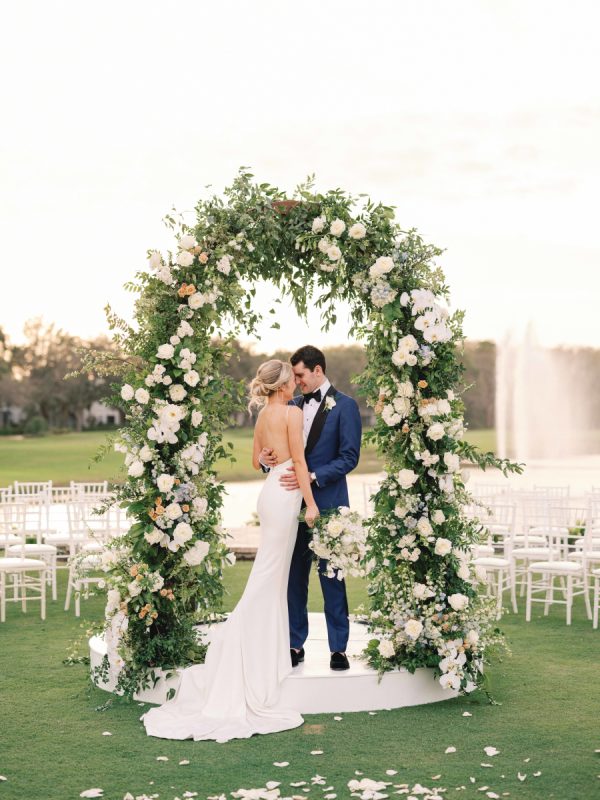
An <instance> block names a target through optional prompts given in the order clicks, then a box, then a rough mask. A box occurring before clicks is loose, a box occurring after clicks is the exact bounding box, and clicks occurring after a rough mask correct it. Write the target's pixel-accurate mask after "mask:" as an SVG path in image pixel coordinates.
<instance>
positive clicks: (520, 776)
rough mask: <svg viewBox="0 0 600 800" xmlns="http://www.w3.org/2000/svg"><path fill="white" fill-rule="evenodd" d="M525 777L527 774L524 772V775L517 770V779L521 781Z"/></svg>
mask: <svg viewBox="0 0 600 800" xmlns="http://www.w3.org/2000/svg"><path fill="white" fill-rule="evenodd" d="M526 777H527V775H526V774H525V775H523V773H521V772H517V778H518V779H519V780H520V781H521V782H523V781H524V780H525V778H526Z"/></svg>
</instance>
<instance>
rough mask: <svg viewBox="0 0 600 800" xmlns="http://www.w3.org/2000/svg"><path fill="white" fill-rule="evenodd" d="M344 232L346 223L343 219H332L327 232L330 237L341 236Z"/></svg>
mask: <svg viewBox="0 0 600 800" xmlns="http://www.w3.org/2000/svg"><path fill="white" fill-rule="evenodd" d="M345 230H346V223H345V222H344V220H343V219H334V220H333V222H332V223H331V225H330V226H329V232H330V233H331V235H332V236H341V235H342V233H343V232H344V231H345Z"/></svg>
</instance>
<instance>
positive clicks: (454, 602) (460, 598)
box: [448, 593, 469, 611]
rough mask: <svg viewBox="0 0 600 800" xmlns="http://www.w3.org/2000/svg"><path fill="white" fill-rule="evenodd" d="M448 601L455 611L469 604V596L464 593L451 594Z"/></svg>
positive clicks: (461, 609)
mask: <svg viewBox="0 0 600 800" xmlns="http://www.w3.org/2000/svg"><path fill="white" fill-rule="evenodd" d="M448 603H449V604H450V605H451V606H452V608H453V609H454V610H455V611H463V610H464V609H465V608H466V607H467V606H468V605H469V598H468V597H467V596H466V595H464V594H458V593H457V594H451V595H450V596H449V597H448Z"/></svg>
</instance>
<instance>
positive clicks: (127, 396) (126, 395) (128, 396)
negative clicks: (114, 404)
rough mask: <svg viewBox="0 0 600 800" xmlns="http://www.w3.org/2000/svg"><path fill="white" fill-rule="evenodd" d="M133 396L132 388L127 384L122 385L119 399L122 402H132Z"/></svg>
mask: <svg viewBox="0 0 600 800" xmlns="http://www.w3.org/2000/svg"><path fill="white" fill-rule="evenodd" d="M134 394H135V393H134V391H133V386H130V385H129V384H128V383H126V384H124V386H123V388H122V389H121V397H122V398H123V400H133V396H134Z"/></svg>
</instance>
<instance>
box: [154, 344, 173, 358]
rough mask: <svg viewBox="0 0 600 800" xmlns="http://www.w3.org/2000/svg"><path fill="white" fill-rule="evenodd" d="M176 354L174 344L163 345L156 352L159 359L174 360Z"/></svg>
mask: <svg viewBox="0 0 600 800" xmlns="http://www.w3.org/2000/svg"><path fill="white" fill-rule="evenodd" d="M174 353H175V348H174V347H173V345H172V344H170V343H167V344H161V345H160V347H159V348H158V350H157V351H156V357H157V358H173V355H174Z"/></svg>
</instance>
